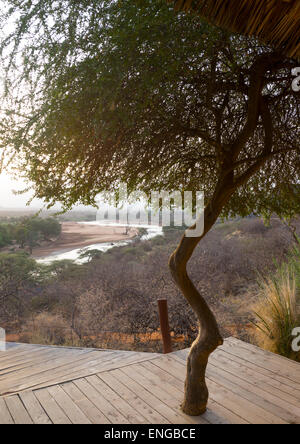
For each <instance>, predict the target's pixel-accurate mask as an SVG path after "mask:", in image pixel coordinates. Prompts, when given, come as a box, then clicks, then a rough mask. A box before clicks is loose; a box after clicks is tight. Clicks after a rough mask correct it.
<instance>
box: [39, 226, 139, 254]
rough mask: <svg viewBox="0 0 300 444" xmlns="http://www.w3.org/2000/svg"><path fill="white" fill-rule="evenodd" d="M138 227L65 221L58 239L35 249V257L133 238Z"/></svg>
mask: <svg viewBox="0 0 300 444" xmlns="http://www.w3.org/2000/svg"><path fill="white" fill-rule="evenodd" d="M137 234H138V230H137V229H136V228H129V229H127V232H126V227H122V226H117V227H111V226H100V225H88V224H82V223H78V222H63V223H62V232H61V235H60V236H59V238H58V239H56V240H54V241H52V242H51V243H50V244H49V243H48V244H46V245H41V246H38V247H36V248H34V249H33V257H34V258H43V257H47V256H50V255H51V254H54V253H65V252H67V251H72V250H76V249H77V248H82V247H87V246H89V245H92V244H100V243H103V242H117V241H122V240H128V239H132V238H134V237H135V236H137Z"/></svg>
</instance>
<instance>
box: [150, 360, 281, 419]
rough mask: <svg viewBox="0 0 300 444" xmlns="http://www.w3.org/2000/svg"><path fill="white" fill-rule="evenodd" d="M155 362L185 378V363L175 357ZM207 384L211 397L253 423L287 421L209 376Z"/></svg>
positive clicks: (180, 377) (175, 374) (181, 378)
mask: <svg viewBox="0 0 300 444" xmlns="http://www.w3.org/2000/svg"><path fill="white" fill-rule="evenodd" d="M153 363H155V365H158V366H159V367H161V368H163V369H164V370H165V371H167V372H169V373H171V374H173V375H174V376H175V377H177V378H178V379H179V380H183V379H184V378H183V374H184V372H183V369H184V364H183V363H180V362H179V361H178V362H177V361H175V360H174V358H171V357H167V356H166V357H165V358H162V359H157V360H154V361H153ZM207 386H208V389H209V391H210V396H211V398H212V399H213V400H214V401H216V402H218V403H219V404H221V405H223V406H224V407H226V408H227V409H228V410H230V411H232V412H233V413H235V414H236V415H238V416H241V417H242V418H244V419H245V420H246V421H248V422H250V423H252V424H285V423H286V422H285V421H283V420H281V419H280V418H277V417H276V416H275V415H272V414H270V413H269V412H267V411H265V410H263V409H262V408H260V407H258V406H257V405H255V404H253V403H252V402H250V401H248V400H246V399H244V398H243V397H242V396H240V395H237V394H236V393H233V392H232V391H230V390H228V389H226V388H225V387H224V386H222V385H221V384H220V382H219V381H218V383H216V382H215V381H214V380H212V379H211V378H207Z"/></svg>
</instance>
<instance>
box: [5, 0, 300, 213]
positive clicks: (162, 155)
mask: <svg viewBox="0 0 300 444" xmlns="http://www.w3.org/2000/svg"><path fill="white" fill-rule="evenodd" d="M5 4H6V6H7V9H6V15H5V16H3V17H2V20H5V21H6V22H11V21H13V20H15V28H14V30H13V31H12V32H11V33H10V34H9V35H7V37H6V39H5V40H4V41H3V44H2V54H3V57H4V59H5V66H6V86H7V96H6V107H7V112H6V116H5V117H4V119H3V121H2V143H3V146H5V147H6V149H9V148H11V149H12V150H13V151H14V152H17V156H18V160H19V162H20V168H21V169H23V171H25V174H26V177H27V178H28V179H29V180H30V181H33V183H34V189H35V194H36V197H39V198H43V199H45V200H46V201H47V202H48V204H49V205H51V204H53V203H54V202H55V201H60V202H62V203H63V204H64V205H65V207H70V206H72V205H73V204H74V203H75V202H81V203H84V204H93V203H94V199H95V197H96V195H97V194H98V193H99V192H101V191H103V190H112V189H115V187H116V186H117V184H118V183H119V182H121V181H122V182H125V183H127V184H128V187H129V190H130V191H131V190H134V189H140V190H143V191H146V192H149V191H150V190H157V189H164V190H173V189H179V190H202V189H203V190H204V191H205V193H206V199H207V201H209V200H210V199H211V198H212V196H213V195H214V192H215V190H216V187H218V186H219V185H220V177H221V176H222V174H223V175H224V174H225V173H226V174H227V176H228V174H229V173H230V174H231V178H230V180H231V182H232V186H233V187H234V188H235V193H234V194H233V195H232V197H231V199H230V201H229V202H226V205H224V208H223V214H224V215H228V214H232V215H234V214H236V215H237V214H239V215H242V216H244V215H246V214H249V213H251V212H260V213H261V212H263V211H265V210H269V211H272V210H273V209H274V208H275V206H276V207H278V205H276V202H277V201H278V199H277V198H276V196H277V195H278V196H279V195H280V196H281V198H282V196H284V203H285V205H283V206H282V211H283V212H284V213H289V214H290V213H291V212H293V210H296V200H297V193H296V198H295V196H294V195H293V198H290V196H291V193H289V192H287V191H286V190H287V188H289V187H290V185H295V184H296V185H297V184H298V183H299V172H300V155H299V153H300V151H299V149H300V148H299V140H300V138H299V135H300V131H299V121H300V119H299V114H300V109H299V102H300V100H299V93H296V92H294V91H293V90H292V88H291V84H292V81H293V76H292V74H291V70H292V69H293V68H294V67H295V66H296V65H297V64H296V62H295V61H293V60H291V59H286V58H285V57H284V56H283V55H282V54H280V53H277V52H276V51H274V50H273V49H272V48H269V47H266V46H262V45H261V44H260V43H259V42H257V41H256V40H253V39H249V38H246V37H241V36H230V35H229V34H228V33H226V32H224V31H222V30H220V29H217V28H213V27H211V26H209V25H207V24H206V23H204V22H203V21H201V20H200V19H199V18H198V17H193V16H187V15H185V14H182V13H175V12H174V11H173V10H172V8H171V7H169V6H168V5H166V4H165V2H164V1H160V0H150V1H147V2H145V1H138V0H135V1H126V0H123V1H112V0H106V1H82V0H81V1H76V2H74V1H73V0H64V1H55V2H50V1H45V0H43V1H35V2H32V1H22V2H19V1H12V0H9V1H6V2H5ZM16 68H17V69H16ZM272 202H274V205H273V204H272ZM298 210H299V207H298ZM276 211H278V208H276Z"/></svg>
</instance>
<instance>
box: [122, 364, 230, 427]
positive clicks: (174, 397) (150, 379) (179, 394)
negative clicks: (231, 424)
mask: <svg viewBox="0 0 300 444" xmlns="http://www.w3.org/2000/svg"><path fill="white" fill-rule="evenodd" d="M146 364H147V363H146ZM131 370H132V369H131ZM134 370H135V371H136V372H138V373H139V379H137V381H138V382H139V383H140V384H142V385H143V386H144V387H145V388H146V389H147V390H151V392H152V393H153V394H155V395H156V396H157V397H159V399H161V400H162V401H164V402H165V403H166V404H167V405H169V406H170V407H172V408H173V409H175V410H176V411H178V410H179V407H180V404H181V402H182V399H183V384H182V390H178V383H177V388H175V387H174V385H172V384H170V383H169V379H170V378H169V377H168V376H169V375H168V374H167V373H165V372H164V376H162V375H161V376H158V375H157V373H155V372H153V371H152V370H150V371H149V370H148V369H147V367H146V365H142V364H141V365H135V366H134ZM135 379H136V378H135ZM164 392H166V393H167V395H168V396H167V397H166V399H164V398H165V395H163V393H164ZM179 411H180V414H181V415H183V416H184V418H186V419H187V420H188V421H189V422H190V423H194V424H209V423H211V422H214V423H215V424H227V421H226V420H224V418H221V417H219V416H218V415H215V414H213V412H211V411H208V412H206V414H205V417H204V416H203V415H201V416H194V417H192V416H187V415H185V414H184V413H183V412H182V411H181V410H179Z"/></svg>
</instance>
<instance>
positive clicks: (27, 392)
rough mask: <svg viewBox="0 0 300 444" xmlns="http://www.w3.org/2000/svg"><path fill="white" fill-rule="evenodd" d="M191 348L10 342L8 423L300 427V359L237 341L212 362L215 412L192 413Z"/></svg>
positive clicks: (4, 370)
mask: <svg viewBox="0 0 300 444" xmlns="http://www.w3.org/2000/svg"><path fill="white" fill-rule="evenodd" d="M187 353H188V350H182V351H178V352H175V353H171V354H169V355H159V354H152V353H136V352H123V351H109V350H107V351H105V350H93V349H72V348H59V347H45V346H34V345H25V344H10V345H9V347H8V350H7V351H6V352H0V423H1V424H14V423H15V424H24V423H25V424H28V423H29V424H32V423H34V424H51V423H55V424H71V423H73V424H82V423H84V424H141V423H143V424H147V423H150V424H224V423H225V424H228V423H234V424H249V423H250V424H287V423H288V424H291V423H292V424H293V423H294V424H295V423H296V424H300V364H297V363H295V362H292V361H289V360H287V359H285V358H282V357H280V356H277V355H273V354H271V353H268V352H265V351H263V350H261V349H259V348H257V347H254V346H253V345H249V344H246V343H244V342H241V341H239V340H237V339H234V338H229V339H227V340H226V341H225V344H224V345H223V346H222V347H221V348H219V349H218V350H217V351H216V352H215V353H214V354H213V355H212V357H211V359H210V364H209V366H208V371H207V383H208V386H209V390H210V402H209V408H208V410H207V412H206V413H205V414H204V415H203V416H201V417H195V418H192V417H188V416H186V415H184V414H183V413H182V412H181V411H180V409H179V404H180V402H181V400H182V393H183V383H184V377H185V361H186V356H187Z"/></svg>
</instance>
